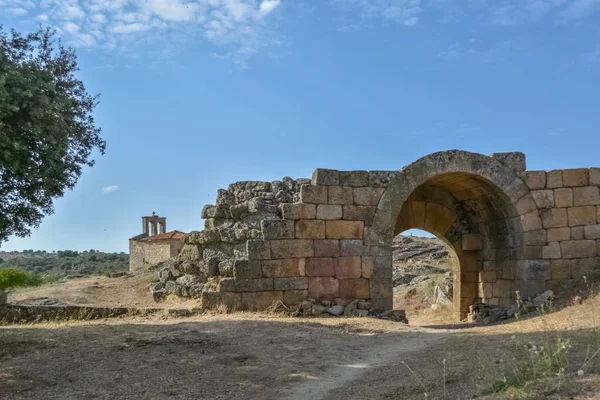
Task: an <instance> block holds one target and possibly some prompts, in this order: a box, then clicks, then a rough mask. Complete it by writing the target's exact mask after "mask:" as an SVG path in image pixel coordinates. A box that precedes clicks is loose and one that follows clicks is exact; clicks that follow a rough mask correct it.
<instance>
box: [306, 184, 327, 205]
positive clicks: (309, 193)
mask: <svg viewBox="0 0 600 400" xmlns="http://www.w3.org/2000/svg"><path fill="white" fill-rule="evenodd" d="M300 201H301V202H302V203H313V204H327V186H313V185H302V187H301V188H300Z"/></svg>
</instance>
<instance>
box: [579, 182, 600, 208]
mask: <svg viewBox="0 0 600 400" xmlns="http://www.w3.org/2000/svg"><path fill="white" fill-rule="evenodd" d="M573 204H574V205H575V207H577V206H596V205H598V204H600V189H598V186H583V187H576V188H573Z"/></svg>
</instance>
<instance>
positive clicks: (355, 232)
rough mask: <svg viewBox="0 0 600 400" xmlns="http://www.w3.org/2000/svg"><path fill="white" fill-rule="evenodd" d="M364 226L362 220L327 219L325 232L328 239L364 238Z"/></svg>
mask: <svg viewBox="0 0 600 400" xmlns="http://www.w3.org/2000/svg"><path fill="white" fill-rule="evenodd" d="M363 228H364V222H362V221H327V222H326V224H325V234H326V236H327V239H362V238H363Z"/></svg>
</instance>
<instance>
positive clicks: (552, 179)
mask: <svg viewBox="0 0 600 400" xmlns="http://www.w3.org/2000/svg"><path fill="white" fill-rule="evenodd" d="M546 187H547V188H548V189H556V188H561V187H563V182H562V169H554V170H552V171H548V172H547V173H546Z"/></svg>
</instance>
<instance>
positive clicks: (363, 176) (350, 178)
mask: <svg viewBox="0 0 600 400" xmlns="http://www.w3.org/2000/svg"><path fill="white" fill-rule="evenodd" d="M340 185H342V186H352V187H363V186H368V185H369V172H367V171H340Z"/></svg>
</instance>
